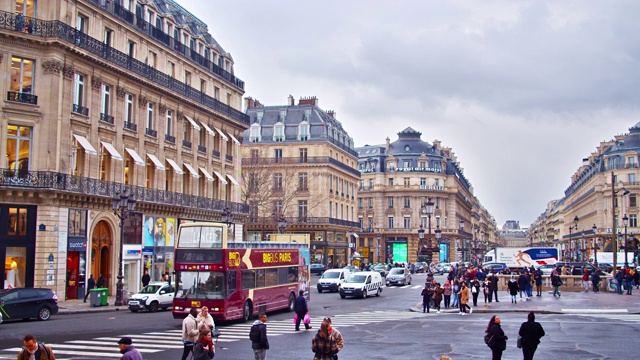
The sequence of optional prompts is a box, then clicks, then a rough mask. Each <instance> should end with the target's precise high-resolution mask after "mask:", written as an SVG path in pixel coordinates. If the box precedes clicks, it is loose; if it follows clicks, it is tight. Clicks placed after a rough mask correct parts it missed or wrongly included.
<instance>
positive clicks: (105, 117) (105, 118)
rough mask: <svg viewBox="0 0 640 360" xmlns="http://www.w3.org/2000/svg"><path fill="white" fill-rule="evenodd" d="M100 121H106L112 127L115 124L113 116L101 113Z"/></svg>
mask: <svg viewBox="0 0 640 360" xmlns="http://www.w3.org/2000/svg"><path fill="white" fill-rule="evenodd" d="M100 121H104V122H106V123H109V124H111V125H113V123H114V121H113V116H111V115H107V114H105V113H100Z"/></svg>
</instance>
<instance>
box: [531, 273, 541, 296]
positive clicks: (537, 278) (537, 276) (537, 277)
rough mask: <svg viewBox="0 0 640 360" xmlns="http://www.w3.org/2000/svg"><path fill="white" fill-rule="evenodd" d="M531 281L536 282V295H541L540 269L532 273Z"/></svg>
mask: <svg viewBox="0 0 640 360" xmlns="http://www.w3.org/2000/svg"><path fill="white" fill-rule="evenodd" d="M533 281H535V282H536V296H542V270H540V269H538V270H536V272H534V273H533Z"/></svg>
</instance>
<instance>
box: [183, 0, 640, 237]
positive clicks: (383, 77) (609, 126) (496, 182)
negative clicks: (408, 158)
mask: <svg viewBox="0 0 640 360" xmlns="http://www.w3.org/2000/svg"><path fill="white" fill-rule="evenodd" d="M177 1H178V2H179V3H180V4H181V5H183V6H184V7H185V8H186V9H188V10H189V11H191V12H192V13H193V14H195V15H196V16H198V17H199V18H200V19H201V20H203V21H204V22H206V23H207V24H208V25H209V32H210V33H211V34H212V35H213V37H214V38H215V39H216V40H217V41H218V42H219V43H220V44H221V45H222V47H223V48H224V49H225V50H226V51H227V52H229V53H231V55H232V56H233V59H234V61H235V73H236V75H237V76H238V77H239V78H241V79H242V80H244V81H245V83H246V86H245V90H246V94H245V96H252V97H254V98H257V99H259V100H260V101H261V102H262V103H263V104H265V105H279V104H285V103H286V98H287V96H288V95H289V94H291V95H293V96H294V98H295V99H299V98H300V97H303V96H316V97H318V99H319V105H320V107H321V108H322V109H324V110H335V111H336V117H337V118H338V120H340V121H341V122H342V124H343V126H344V128H345V129H346V130H347V132H348V133H349V135H350V136H351V137H353V139H354V141H355V144H356V146H362V145H364V144H382V143H384V139H385V138H386V137H387V136H388V137H390V138H391V140H392V141H394V140H395V139H397V135H396V134H397V133H398V132H399V131H402V130H403V129H404V128H406V127H408V126H411V127H412V128H414V129H416V130H418V131H420V132H422V139H423V140H425V141H427V142H432V141H433V140H434V139H438V140H440V141H441V142H442V145H443V146H447V147H451V148H452V149H453V151H454V152H455V155H456V156H457V158H458V161H459V162H460V163H461V166H462V168H463V169H464V174H465V176H466V177H467V178H468V179H469V180H470V181H471V184H472V185H473V187H474V193H475V195H476V196H477V197H478V199H479V200H480V202H481V203H482V204H483V206H484V207H486V208H487V209H488V211H489V212H490V213H491V214H493V216H495V218H496V221H497V223H498V225H499V226H502V224H504V222H505V221H506V220H518V221H520V225H521V226H522V227H526V226H528V225H529V224H530V223H531V222H532V221H534V220H535V219H536V217H538V216H539V215H540V214H541V213H542V212H543V211H544V210H545V208H546V205H547V203H548V202H549V201H551V200H553V199H559V198H561V197H562V196H563V194H564V190H565V189H566V188H567V187H568V186H569V184H570V177H571V175H572V174H573V173H574V172H575V171H576V170H577V168H578V167H579V166H580V165H581V162H582V159H583V158H586V157H588V156H589V154H590V153H591V152H593V151H594V150H595V149H596V146H597V145H598V144H599V142H600V141H604V140H610V139H612V138H613V137H614V136H615V135H617V134H621V133H626V132H627V131H628V128H629V127H631V126H632V125H634V124H635V123H637V122H638V121H640V116H639V113H640V102H638V91H637V90H634V89H635V86H637V85H638V84H640V82H639V81H638V80H639V77H640V66H639V63H638V62H639V61H638V60H639V58H640V39H639V37H640V22H639V21H638V19H637V15H638V14H639V13H640V2H634V1H549V2H543V1H447V2H445V1H424V0H422V1H421V0H412V1H401V0H395V1H382V0H351V1H346V0H341V1H339V0H322V1H311V0H269V1H265V0H253V1H249V0H177Z"/></svg>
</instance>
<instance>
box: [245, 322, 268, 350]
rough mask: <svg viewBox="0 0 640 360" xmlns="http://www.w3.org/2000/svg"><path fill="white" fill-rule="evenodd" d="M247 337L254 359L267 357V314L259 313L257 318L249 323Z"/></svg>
mask: <svg viewBox="0 0 640 360" xmlns="http://www.w3.org/2000/svg"><path fill="white" fill-rule="evenodd" d="M249 339H251V348H252V349H253V354H254V356H255V360H265V359H266V358H267V350H269V339H267V314H265V313H260V315H259V316H258V320H256V321H255V322H254V323H253V325H251V331H250V332H249Z"/></svg>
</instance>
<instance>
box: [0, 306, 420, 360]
mask: <svg viewBox="0 0 640 360" xmlns="http://www.w3.org/2000/svg"><path fill="white" fill-rule="evenodd" d="M422 315H423V314H422V313H416V312H411V311H401V310H380V311H364V312H358V313H351V314H338V315H332V314H318V317H312V319H311V325H312V326H313V327H314V328H315V329H319V327H320V322H321V321H322V319H323V318H324V317H325V316H330V317H331V322H332V324H333V326H335V327H337V328H341V327H349V326H362V325H368V324H375V323H383V322H390V321H403V320H409V319H412V318H417V317H423V316H422ZM251 325H252V322H249V323H242V324H234V325H230V326H224V327H223V326H221V327H219V330H220V332H221V333H222V335H221V336H220V338H219V339H218V342H217V344H218V345H217V346H218V347H221V346H224V344H225V343H231V342H235V341H240V340H246V341H249V330H250V328H251ZM267 329H268V332H269V337H272V336H282V335H287V334H293V333H294V332H295V331H294V330H295V329H294V324H293V320H292V319H287V320H270V321H269V322H268V324H267ZM314 331H315V330H314ZM181 333H182V332H181V330H180V329H175V330H166V331H157V332H147V333H142V334H126V333H125V334H118V335H117V336H113V337H97V338H93V339H90V340H70V341H65V342H63V343H47V345H49V346H51V348H52V349H53V352H54V353H55V355H56V359H58V360H68V359H119V358H120V357H121V356H122V355H121V354H120V352H119V351H118V346H117V342H118V340H120V338H122V337H125V336H128V337H130V338H132V339H133V345H134V346H135V348H136V349H138V351H140V353H141V354H142V357H143V358H145V355H151V354H154V353H159V352H162V351H165V350H175V349H182V348H183V345H182V340H181V339H182V337H181ZM19 351H20V348H19V347H15V348H10V349H1V350H0V359H15V357H16V355H17V354H18V352H19Z"/></svg>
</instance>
